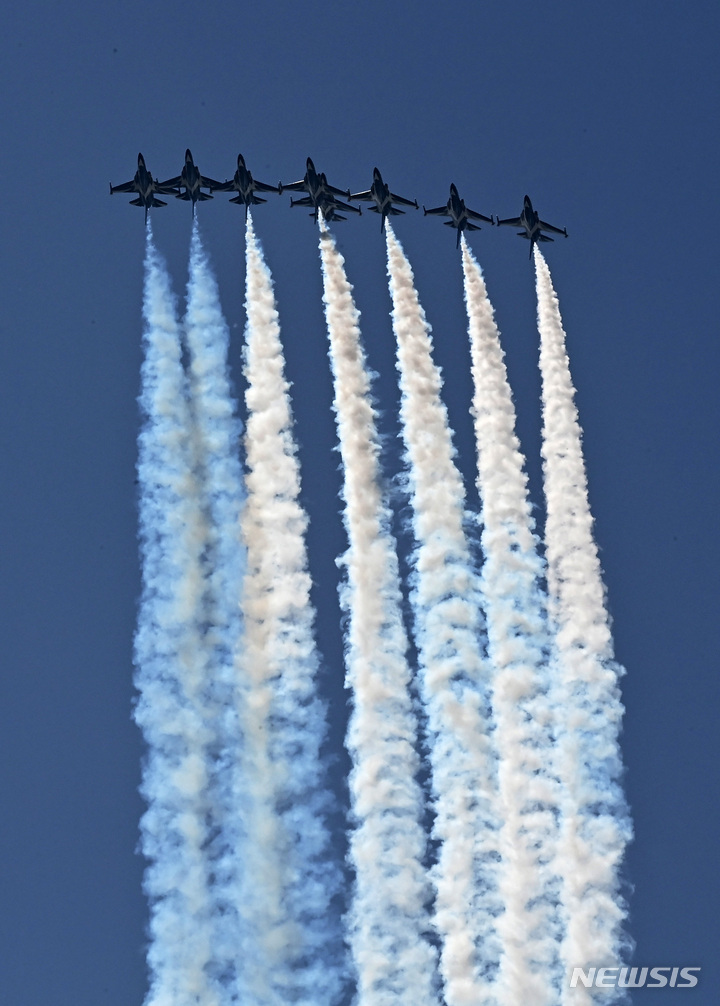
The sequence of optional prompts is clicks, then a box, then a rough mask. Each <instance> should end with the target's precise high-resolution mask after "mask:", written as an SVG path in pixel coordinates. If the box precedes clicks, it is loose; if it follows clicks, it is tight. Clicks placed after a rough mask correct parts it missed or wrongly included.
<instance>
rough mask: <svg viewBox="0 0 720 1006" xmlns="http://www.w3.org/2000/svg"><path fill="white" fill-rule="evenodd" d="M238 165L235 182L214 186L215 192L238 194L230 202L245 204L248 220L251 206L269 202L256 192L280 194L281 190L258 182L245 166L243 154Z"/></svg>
mask: <svg viewBox="0 0 720 1006" xmlns="http://www.w3.org/2000/svg"><path fill="white" fill-rule="evenodd" d="M237 163H238V166H237V171H236V172H235V177H234V178H233V180H232V181H231V182H223V184H222V185H218V186H215V185H213V192H238V193H239V195H237V196H235V198H234V199H231V200H230V202H231V203H238V204H240V203H244V204H245V219H247V211H248V207H249V206H255V205H256V204H257V203H266V202H267V199H263V198H262V197H261V196H256V195H255V193H256V192H280V191H281V189H280V188H279V186H277V185H267V184H266V183H265V182H258V181H256V180H255V179H254V178H253V176H252V174H251V173H250V172H249V171H248V169H247V167H246V166H245V158H244V157H243V155H242V154H238V159H237Z"/></svg>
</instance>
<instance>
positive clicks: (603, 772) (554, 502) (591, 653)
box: [535, 247, 631, 1006]
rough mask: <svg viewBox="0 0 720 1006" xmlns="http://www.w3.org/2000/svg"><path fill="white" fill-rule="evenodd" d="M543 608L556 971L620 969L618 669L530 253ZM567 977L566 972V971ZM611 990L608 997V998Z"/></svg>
mask: <svg viewBox="0 0 720 1006" xmlns="http://www.w3.org/2000/svg"><path fill="white" fill-rule="evenodd" d="M535 269H536V277H537V297H538V328H539V331H540V369H541V373H542V399H543V449H542V454H543V467H544V473H545V498H546V506H547V520H546V524H545V547H546V558H547V566H548V571H547V581H548V595H549V597H548V601H549V611H550V617H551V622H552V626H553V629H554V632H555V654H556V661H557V673H558V676H559V685H558V690H559V703H560V708H561V709H562V711H563V717H562V720H561V722H560V723H559V726H558V737H557V747H558V757H557V761H556V764H557V769H558V774H559V776H560V780H561V784H562V787H563V803H562V815H561V831H560V841H559V849H558V855H559V859H560V861H561V862H562V863H563V866H564V870H563V882H562V887H561V900H562V906H563V909H564V912H565V914H566V917H567V930H566V933H565V936H564V940H563V944H562V948H561V956H562V961H563V964H564V966H565V967H566V969H571V968H572V967H589V966H592V965H603V964H606V963H607V964H616V963H619V962H620V959H621V958H620V954H621V952H622V949H623V937H622V933H621V924H622V921H623V918H624V915H625V909H624V905H623V903H622V900H621V898H620V895H619V890H618V888H619V880H618V871H619V866H620V862H621V859H622V856H623V853H624V849H625V845H626V843H627V842H628V840H629V839H630V836H631V825H630V821H629V817H628V812H627V808H626V805H625V801H624V798H623V793H622V788H621V784H620V779H621V774H622V762H621V756H620V751H619V747H618V731H619V728H620V721H621V717H622V711H623V710H622V705H621V703H620V695H619V688H618V676H619V674H620V673H622V672H621V668H620V667H618V665H617V664H616V663H615V662H614V660H613V645H612V637H611V634H610V626H609V622H608V615H607V611H606V610H605V598H604V590H603V584H602V579H601V572H600V563H599V560H598V555H597V549H596V546H595V542H594V541H593V537H592V517H591V514H590V508H589V505H588V497H587V480H586V475H585V463H584V460H583V454H582V444H581V435H582V434H581V430H580V426H579V424H578V418H577V410H576V408H575V404H574V400H573V399H574V395H575V390H574V388H573V384H572V380H571V377H570V369H569V365H568V358H567V353H566V350H565V333H564V331H563V327H562V321H561V318H560V310H559V307H558V300H557V296H556V294H555V291H554V290H553V286H552V281H551V279H550V272H549V270H548V267H547V264H546V262H545V259H544V258H543V256H542V254H541V253H540V250H539V249H538V248H537V247H536V248H535ZM568 973H569V972H568ZM614 994H616V993H614V992H613V991H611V992H610V994H609V995H608V996H606V997H604V1001H607V999H611V998H612V997H613V995H614ZM595 996H598V997H601V996H603V993H602V992H600V991H599V990H598V991H593V990H590V989H585V988H576V989H571V988H569V983H568V981H567V975H566V976H565V980H564V981H563V996H562V1002H563V1003H567V1004H571V1003H572V1004H573V1006H583V1004H589V1003H592V1002H593V1001H595V998H594V997H595Z"/></svg>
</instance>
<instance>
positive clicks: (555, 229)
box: [538, 220, 567, 237]
mask: <svg viewBox="0 0 720 1006" xmlns="http://www.w3.org/2000/svg"><path fill="white" fill-rule="evenodd" d="M538 223H539V224H540V226H541V227H542V229H543V230H544V231H552V232H553V234H564V235H565V237H567V232H566V231H565V230H564V229H562V228H560V227H553V225H552V224H546V223H545V221H544V220H540V221H538Z"/></svg>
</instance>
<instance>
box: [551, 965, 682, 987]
mask: <svg viewBox="0 0 720 1006" xmlns="http://www.w3.org/2000/svg"><path fill="white" fill-rule="evenodd" d="M694 971H697V972H699V971H700V968H673V967H667V968H620V967H616V968H588V969H587V970H585V968H573V973H572V978H571V979H570V988H571V989H575V988H579V987H581V986H584V987H585V988H586V989H591V988H593V986H594V987H595V988H596V989H614V988H618V989H641V988H648V989H662V988H665V987H666V986H667V987H668V988H671V989H691V988H694V986H695V985H697V983H698V976H697V975H695V974H693V972H694ZM648 976H649V981H648Z"/></svg>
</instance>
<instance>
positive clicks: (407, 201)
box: [390, 192, 418, 209]
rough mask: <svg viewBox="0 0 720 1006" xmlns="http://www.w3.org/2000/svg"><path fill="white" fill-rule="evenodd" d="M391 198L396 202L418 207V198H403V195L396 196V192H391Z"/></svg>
mask: <svg viewBox="0 0 720 1006" xmlns="http://www.w3.org/2000/svg"><path fill="white" fill-rule="evenodd" d="M390 198H391V199H392V201H393V202H394V203H401V204H402V205H403V206H414V207H415V209H417V208H418V204H417V199H403V197H402V196H396V195H395V193H394V192H391V193H390Z"/></svg>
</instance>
